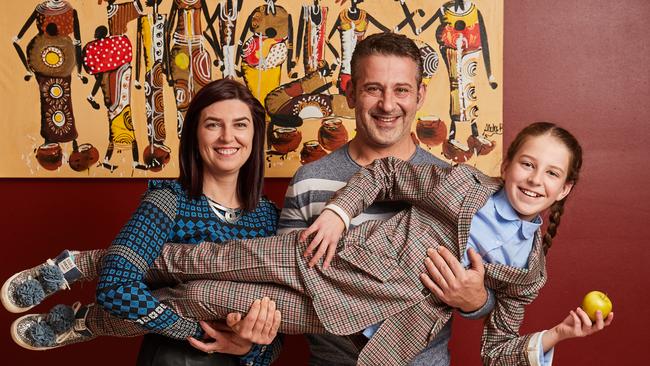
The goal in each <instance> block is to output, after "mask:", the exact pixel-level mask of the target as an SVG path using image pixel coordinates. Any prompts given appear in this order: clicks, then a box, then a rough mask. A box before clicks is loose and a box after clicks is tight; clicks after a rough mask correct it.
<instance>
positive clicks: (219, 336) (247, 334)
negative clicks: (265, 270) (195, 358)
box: [188, 297, 282, 356]
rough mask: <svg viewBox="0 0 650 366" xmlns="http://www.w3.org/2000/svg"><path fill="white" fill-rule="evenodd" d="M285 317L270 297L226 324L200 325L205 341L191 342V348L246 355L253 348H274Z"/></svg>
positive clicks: (259, 301) (211, 323)
mask: <svg viewBox="0 0 650 366" xmlns="http://www.w3.org/2000/svg"><path fill="white" fill-rule="evenodd" d="M281 320H282V316H281V314H280V311H279V310H277V309H276V308H275V302H273V301H271V300H270V299H269V298H268V297H265V298H263V299H262V300H255V301H254V302H253V304H252V305H251V307H250V309H249V311H248V314H246V316H245V317H244V318H243V319H242V314H241V313H230V314H228V316H227V318H226V324H223V323H217V322H204V321H201V322H200V324H201V328H203V331H204V332H205V337H206V338H205V339H203V340H198V339H195V338H192V337H190V338H188V341H189V342H190V344H191V345H192V346H193V347H194V348H196V349H198V350H200V351H203V352H205V353H214V352H219V353H227V354H232V355H240V356H241V355H245V354H247V353H248V352H250V350H251V347H252V346H253V344H271V343H272V342H273V340H274V339H275V336H276V335H277V334H278V329H279V328H280V322H281Z"/></svg>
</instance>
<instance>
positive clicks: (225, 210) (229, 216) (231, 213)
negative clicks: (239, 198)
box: [206, 196, 243, 224]
mask: <svg viewBox="0 0 650 366" xmlns="http://www.w3.org/2000/svg"><path fill="white" fill-rule="evenodd" d="M206 198H207V199H208V203H209V204H210V208H211V209H212V211H214V214H215V215H217V217H218V218H220V219H221V220H222V221H225V222H227V223H229V224H234V223H236V222H237V220H239V219H240V218H241V216H242V213H243V211H242V210H241V209H239V208H229V207H225V206H221V205H220V204H218V203H217V202H215V201H213V200H212V199H211V198H210V197H207V196H206Z"/></svg>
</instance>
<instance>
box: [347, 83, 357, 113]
mask: <svg viewBox="0 0 650 366" xmlns="http://www.w3.org/2000/svg"><path fill="white" fill-rule="evenodd" d="M345 100H347V102H348V107H350V109H354V107H355V105H356V103H357V101H356V98H355V93H354V83H353V82H352V80H348V85H347V88H346V89H345Z"/></svg>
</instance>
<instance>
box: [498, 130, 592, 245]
mask: <svg viewBox="0 0 650 366" xmlns="http://www.w3.org/2000/svg"><path fill="white" fill-rule="evenodd" d="M542 135H550V136H553V137H555V138H556V139H558V140H559V141H561V142H562V143H563V144H564V146H566V148H567V149H568V150H569V152H570V153H571V157H570V159H569V169H568V171H567V176H566V183H572V184H573V185H574V186H575V185H576V183H578V178H579V177H580V168H581V167H582V147H580V143H578V140H577V139H576V138H575V137H574V136H573V135H572V134H571V133H570V132H569V131H567V130H565V129H564V128H562V127H559V126H557V125H555V124H553V123H550V122H535V123H532V124H530V125H528V126H527V127H526V128H524V129H523V130H521V131H520V132H519V133H518V134H517V136H516V137H515V139H514V140H513V141H512V143H511V144H510V146H509V147H508V151H507V152H506V162H512V161H513V159H514V158H515V155H517V152H518V151H519V150H520V149H521V147H522V146H523V145H524V143H525V142H526V140H527V139H528V138H529V137H536V136H542ZM567 197H569V196H568V195H567V196H565V197H564V198H563V199H561V200H559V201H556V202H554V203H553V204H552V205H551V207H550V209H549V210H550V213H549V224H548V227H547V228H546V233H544V237H543V248H544V253H546V252H548V250H549V249H550V248H551V245H552V244H553V237H555V234H557V228H558V227H559V226H560V218H561V216H562V214H563V213H564V202H566V199H567Z"/></svg>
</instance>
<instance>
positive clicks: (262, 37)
mask: <svg viewBox="0 0 650 366" xmlns="http://www.w3.org/2000/svg"><path fill="white" fill-rule="evenodd" d="M5 7H7V8H8V9H6V11H4V12H3V13H2V14H1V15H0V19H1V21H0V34H2V35H4V36H5V37H4V39H5V40H6V43H5V46H4V47H6V51H7V52H5V53H4V54H3V55H4V56H3V57H4V58H3V62H2V66H0V73H1V74H0V76H1V77H0V105H1V106H2V107H1V110H2V116H0V127H1V128H2V130H3V132H4V133H3V134H2V137H0V139H1V141H0V156H2V159H3V162H2V164H0V176H3V177H62V178H63V177H66V178H67V177H112V178H120V177H176V176H177V175H178V165H177V159H178V156H177V149H178V141H179V136H180V133H181V129H182V126H183V119H184V116H185V112H186V110H187V107H188V104H189V102H190V101H191V99H192V97H193V96H194V95H195V94H196V92H197V91H198V90H199V89H200V88H201V87H202V86H203V85H205V84H206V83H208V82H210V80H214V79H216V78H222V77H224V78H232V79H236V80H240V81H241V82H242V83H244V84H245V85H246V86H247V87H248V88H249V89H250V90H251V91H252V93H253V94H254V95H255V96H256V97H257V98H258V99H259V100H260V102H262V103H263V104H264V106H265V108H266V111H267V127H268V129H267V136H266V141H267V146H266V162H267V170H266V175H267V176H268V177H290V176H292V175H293V173H294V172H295V170H296V169H298V168H299V167H300V166H301V165H302V164H307V163H309V162H311V161H314V160H316V159H318V158H320V157H322V156H325V155H326V154H328V153H330V152H331V151H333V150H335V149H337V148H338V147H340V146H342V145H343V144H345V143H346V142H347V141H349V140H350V139H351V138H353V137H354V134H355V126H354V110H351V109H350V108H349V107H348V105H347V102H346V99H345V93H346V88H347V85H348V81H349V80H350V72H351V70H350V61H351V57H352V52H353V51H354V48H355V45H356V44H357V43H358V42H359V41H361V40H362V39H363V38H364V37H366V36H367V35H369V34H373V33H378V32H399V33H403V34H406V35H407V36H409V37H411V38H413V39H415V40H416V43H417V44H418V45H419V47H420V50H421V56H422V60H423V63H424V82H425V83H426V85H427V101H426V104H425V105H424V107H423V108H422V109H421V110H420V111H419V113H418V116H417V121H416V122H415V123H414V124H413V133H412V137H413V139H414V141H416V142H417V143H419V144H420V146H422V147H423V148H425V149H428V150H429V151H430V152H431V153H433V154H435V155H437V156H439V157H441V158H443V159H445V160H447V161H449V162H451V163H467V164H472V165H474V166H477V167H478V168H480V169H481V170H483V171H485V172H486V173H488V174H492V175H496V174H498V172H499V164H500V161H501V154H502V130H503V120H502V105H503V97H502V95H503V93H502V80H503V79H502V75H503V72H502V71H503V67H502V66H503V62H502V61H503V60H502V55H503V2H500V1H487V0H482V1H480V0H452V1H438V0H433V1H432V0H367V1H365V2H364V1H363V0H327V1H319V0H311V1H307V0H303V1H293V0H292V1H288V0H131V1H129V0H98V1H82V0H69V1H62V0H46V1H42V2H30V1H20V2H9V3H7V4H5ZM10 43H11V45H10Z"/></svg>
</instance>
